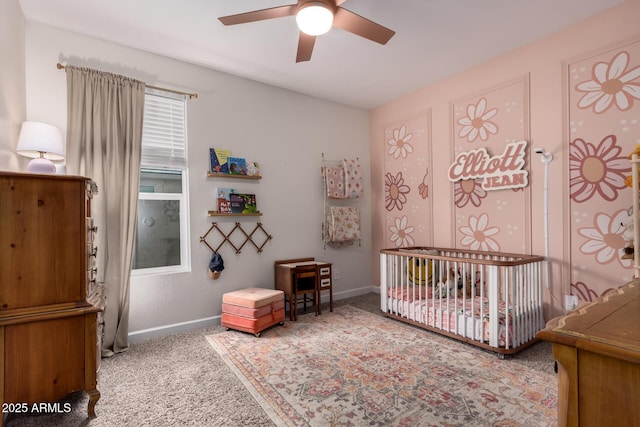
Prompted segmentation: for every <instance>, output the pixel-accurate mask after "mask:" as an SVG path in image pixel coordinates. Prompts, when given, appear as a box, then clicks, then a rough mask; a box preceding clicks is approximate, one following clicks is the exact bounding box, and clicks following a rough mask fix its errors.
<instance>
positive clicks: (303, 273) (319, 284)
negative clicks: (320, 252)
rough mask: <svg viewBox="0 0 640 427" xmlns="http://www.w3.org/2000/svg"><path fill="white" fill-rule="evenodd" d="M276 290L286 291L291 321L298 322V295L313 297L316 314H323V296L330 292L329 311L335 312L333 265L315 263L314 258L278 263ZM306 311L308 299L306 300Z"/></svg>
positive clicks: (275, 264)
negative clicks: (325, 292) (323, 293)
mask: <svg viewBox="0 0 640 427" xmlns="http://www.w3.org/2000/svg"><path fill="white" fill-rule="evenodd" d="M274 270H275V289H279V290H281V291H284V295H285V305H286V302H287V301H288V302H289V320H297V312H296V309H297V300H298V294H299V295H302V296H303V298H305V297H306V295H309V294H311V295H313V297H314V298H313V301H314V308H315V310H316V314H322V310H321V308H320V306H321V296H322V292H323V291H328V292H329V309H330V311H333V284H332V282H333V279H332V278H331V263H328V262H324V261H315V259H314V258H296V259H288V260H281V261H276V262H275V263H274ZM304 304H305V306H304V307H305V309H306V298H305V299H304Z"/></svg>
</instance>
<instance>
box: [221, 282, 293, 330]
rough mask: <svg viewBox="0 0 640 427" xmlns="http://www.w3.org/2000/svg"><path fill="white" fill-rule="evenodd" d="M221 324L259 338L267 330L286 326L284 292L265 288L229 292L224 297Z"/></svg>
mask: <svg viewBox="0 0 640 427" xmlns="http://www.w3.org/2000/svg"><path fill="white" fill-rule="evenodd" d="M221 323H222V326H224V327H226V328H227V329H235V330H238V331H243V332H250V333H252V334H254V335H255V336H256V337H259V336H260V333H261V332H262V331H264V330H265V329H267V328H269V327H271V326H273V325H275V324H277V323H279V324H281V325H283V324H284V292H282V291H279V290H275V289H263V288H247V289H240V290H238V291H233V292H227V293H226V294H224V295H222V320H221Z"/></svg>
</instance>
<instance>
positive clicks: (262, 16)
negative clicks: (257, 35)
mask: <svg viewBox="0 0 640 427" xmlns="http://www.w3.org/2000/svg"><path fill="white" fill-rule="evenodd" d="M297 9H298V5H297V4H290V5H287V6H278V7H271V8H269V9H261V10H254V11H253V12H246V13H239V14H237V15H229V16H222V17H220V18H218V19H219V20H220V22H222V23H223V24H224V25H236V24H244V23H247V22H256V21H264V20H267V19H274V18H283V17H285V16H292V15H295V14H296V11H297Z"/></svg>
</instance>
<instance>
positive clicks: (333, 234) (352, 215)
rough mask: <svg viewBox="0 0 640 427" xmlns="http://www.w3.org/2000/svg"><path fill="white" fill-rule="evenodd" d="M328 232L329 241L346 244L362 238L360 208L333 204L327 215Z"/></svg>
mask: <svg viewBox="0 0 640 427" xmlns="http://www.w3.org/2000/svg"><path fill="white" fill-rule="evenodd" d="M326 232H327V236H326V237H327V242H328V243H333V244H337V245H344V244H349V243H353V242H354V241H355V240H360V209H359V208H357V207H346V206H331V207H330V208H329V213H328V216H327V224H326Z"/></svg>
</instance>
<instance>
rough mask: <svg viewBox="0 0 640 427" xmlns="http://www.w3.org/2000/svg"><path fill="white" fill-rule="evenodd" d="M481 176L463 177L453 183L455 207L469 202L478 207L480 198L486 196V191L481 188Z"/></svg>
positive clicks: (463, 205) (460, 206)
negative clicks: (474, 177)
mask: <svg viewBox="0 0 640 427" xmlns="http://www.w3.org/2000/svg"><path fill="white" fill-rule="evenodd" d="M482 181H483V179H482V178H477V179H463V180H460V181H456V182H455V183H454V184H453V197H454V201H455V204H456V206H457V207H459V208H462V207H465V206H467V204H468V203H471V204H472V205H473V206H475V207H478V206H480V205H481V204H482V199H484V198H485V197H487V191H486V190H485V189H484V188H482Z"/></svg>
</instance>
